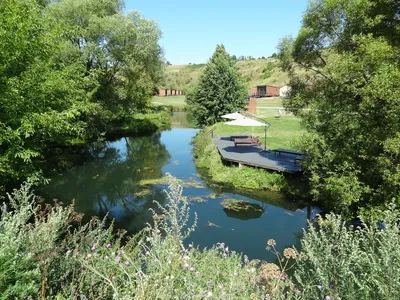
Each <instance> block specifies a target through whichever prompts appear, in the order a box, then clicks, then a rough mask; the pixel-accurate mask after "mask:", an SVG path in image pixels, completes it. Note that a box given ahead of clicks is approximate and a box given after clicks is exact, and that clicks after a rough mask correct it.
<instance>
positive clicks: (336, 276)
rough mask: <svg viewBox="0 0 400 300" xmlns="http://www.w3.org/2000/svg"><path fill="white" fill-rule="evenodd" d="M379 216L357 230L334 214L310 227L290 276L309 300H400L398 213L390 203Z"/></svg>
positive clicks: (305, 234)
mask: <svg viewBox="0 0 400 300" xmlns="http://www.w3.org/2000/svg"><path fill="white" fill-rule="evenodd" d="M379 215H380V218H381V221H382V223H377V222H376V220H373V219H369V220H367V223H362V226H361V227H357V228H354V227H352V226H350V227H348V226H346V224H345V223H344V221H343V220H342V219H341V218H340V217H338V216H335V215H328V216H327V217H326V219H322V218H320V219H319V221H318V227H319V228H318V229H317V228H315V227H313V226H310V227H309V229H308V231H306V232H305V233H304V237H303V239H302V241H301V245H302V252H301V255H300V259H299V260H298V261H297V265H296V271H295V274H294V276H295V279H296V280H297V283H298V284H300V285H301V286H302V287H303V292H304V294H306V295H307V297H308V299H322V298H323V297H325V296H327V295H329V296H330V297H331V298H332V299H344V298H345V299H398V298H399V297H400V269H399V267H400V265H399V262H400V251H399V244H400V238H399V237H400V235H399V233H400V232H399V229H400V228H399V225H398V220H399V217H400V215H399V211H398V208H397V207H396V206H395V205H393V204H390V205H389V206H388V207H387V209H386V210H385V211H379Z"/></svg>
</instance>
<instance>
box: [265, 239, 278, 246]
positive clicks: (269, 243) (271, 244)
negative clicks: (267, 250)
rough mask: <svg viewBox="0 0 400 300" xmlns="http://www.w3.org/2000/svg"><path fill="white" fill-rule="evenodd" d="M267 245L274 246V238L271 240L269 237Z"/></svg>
mask: <svg viewBox="0 0 400 300" xmlns="http://www.w3.org/2000/svg"><path fill="white" fill-rule="evenodd" d="M267 245H268V246H275V245H276V242H275V240H273V239H269V240H268V242H267Z"/></svg>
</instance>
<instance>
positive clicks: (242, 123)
mask: <svg viewBox="0 0 400 300" xmlns="http://www.w3.org/2000/svg"><path fill="white" fill-rule="evenodd" d="M224 124H226V125H232V126H252V127H253V126H264V134H265V137H264V138H265V140H264V151H267V124H265V123H262V122H260V121H257V120H254V119H250V118H247V117H243V119H238V120H234V121H229V122H225V123H224Z"/></svg>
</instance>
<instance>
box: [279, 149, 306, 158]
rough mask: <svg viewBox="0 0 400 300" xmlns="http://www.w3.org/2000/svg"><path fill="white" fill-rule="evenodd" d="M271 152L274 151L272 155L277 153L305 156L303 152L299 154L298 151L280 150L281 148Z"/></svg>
mask: <svg viewBox="0 0 400 300" xmlns="http://www.w3.org/2000/svg"><path fill="white" fill-rule="evenodd" d="M273 151H274V155H276V153H279V155H281V153H285V154H293V155H298V156H303V155H306V154H305V153H304V152H299V151H295V150H290V149H281V148H279V149H274V150H273ZM299 159H300V158H299Z"/></svg>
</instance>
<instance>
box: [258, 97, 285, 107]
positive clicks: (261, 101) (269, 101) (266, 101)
mask: <svg viewBox="0 0 400 300" xmlns="http://www.w3.org/2000/svg"><path fill="white" fill-rule="evenodd" d="M257 107H283V105H282V98H258V99H257Z"/></svg>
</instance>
